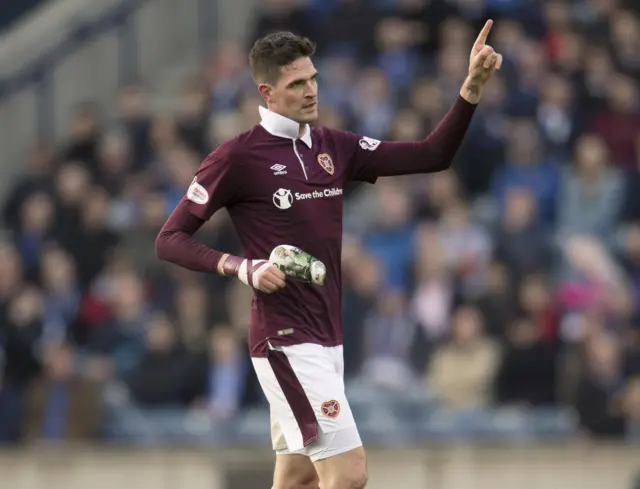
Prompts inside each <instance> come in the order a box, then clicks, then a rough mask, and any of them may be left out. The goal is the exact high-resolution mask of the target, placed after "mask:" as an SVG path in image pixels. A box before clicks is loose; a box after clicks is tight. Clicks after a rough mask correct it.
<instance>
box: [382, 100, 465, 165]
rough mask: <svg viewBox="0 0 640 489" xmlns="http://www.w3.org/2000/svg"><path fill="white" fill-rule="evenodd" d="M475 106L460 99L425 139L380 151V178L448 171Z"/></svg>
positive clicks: (396, 143)
mask: <svg viewBox="0 0 640 489" xmlns="http://www.w3.org/2000/svg"><path fill="white" fill-rule="evenodd" d="M475 110H476V105H475V104H472V103H469V102H467V101H466V100H465V99H463V98H462V97H458V99H457V100H456V102H455V103H454V104H453V106H452V107H451V109H449V111H448V112H447V114H446V115H445V116H444V118H443V119H442V121H440V123H439V124H438V126H437V127H436V128H435V129H434V130H433V131H432V132H431V134H429V135H428V136H427V138H426V139H424V140H422V141H416V142H387V143H385V144H384V145H381V146H380V147H379V148H378V149H377V150H376V153H378V154H377V155H376V157H380V158H381V160H380V161H381V163H380V164H379V165H378V169H377V173H378V176H381V177H384V176H395V175H409V174H414V173H430V172H437V171H442V170H446V169H447V168H449V167H450V166H451V163H452V162H453V158H454V157H455V155H456V152H457V151H458V149H459V148H460V145H461V144H462V141H463V139H464V136H465V134H466V133H467V129H468V128H469V124H470V123H471V119H472V117H473V114H474V112H475Z"/></svg>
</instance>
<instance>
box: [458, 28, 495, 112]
mask: <svg viewBox="0 0 640 489" xmlns="http://www.w3.org/2000/svg"><path fill="white" fill-rule="evenodd" d="M492 26H493V20H488V21H487V23H486V24H485V25H484V27H483V28H482V30H481V31H480V34H478V38H477V39H476V42H475V43H474V44H473V48H471V54H470V55H469V74H468V76H467V79H466V80H465V82H464V85H463V86H462V90H461V91H460V95H461V96H462V98H464V99H465V100H467V101H468V102H470V103H473V104H477V103H478V102H479V101H480V98H481V96H482V91H483V89H484V86H485V84H486V83H487V82H488V81H489V80H490V79H491V77H492V76H493V74H494V73H495V72H496V70H499V69H500V67H501V66H502V55H501V54H498V53H496V52H495V51H494V50H493V48H492V47H491V46H489V45H488V44H487V38H488V37H489V32H491V27H492Z"/></svg>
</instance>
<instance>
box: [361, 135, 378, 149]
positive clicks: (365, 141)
mask: <svg viewBox="0 0 640 489" xmlns="http://www.w3.org/2000/svg"><path fill="white" fill-rule="evenodd" d="M380 142H381V141H378V140H377V139H373V138H368V137H366V136H365V137H363V138H362V139H361V140H360V147H361V148H362V149H364V150H367V151H375V150H376V149H378V146H380Z"/></svg>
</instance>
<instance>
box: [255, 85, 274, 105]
mask: <svg viewBox="0 0 640 489" xmlns="http://www.w3.org/2000/svg"><path fill="white" fill-rule="evenodd" d="M271 91H272V88H271V85H269V84H267V83H261V84H260V85H258V92H260V95H261V96H262V98H263V100H264V101H265V102H268V101H269V99H270V98H271Z"/></svg>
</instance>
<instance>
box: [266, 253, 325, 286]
mask: <svg viewBox="0 0 640 489" xmlns="http://www.w3.org/2000/svg"><path fill="white" fill-rule="evenodd" d="M269 263H271V264H272V265H274V266H276V267H278V269H280V270H281V271H282V272H283V273H284V274H285V275H286V276H287V277H289V278H291V279H292V280H297V281H299V282H305V283H310V284H314V285H323V284H324V281H325V279H326V277H327V268H326V267H325V266H324V263H322V262H321V261H320V260H318V259H317V258H314V257H313V256H311V255H310V254H309V253H306V252H304V251H302V250H301V249H300V248H297V247H295V246H291V245H280V246H276V247H275V248H274V249H273V251H272V252H271V256H269Z"/></svg>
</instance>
